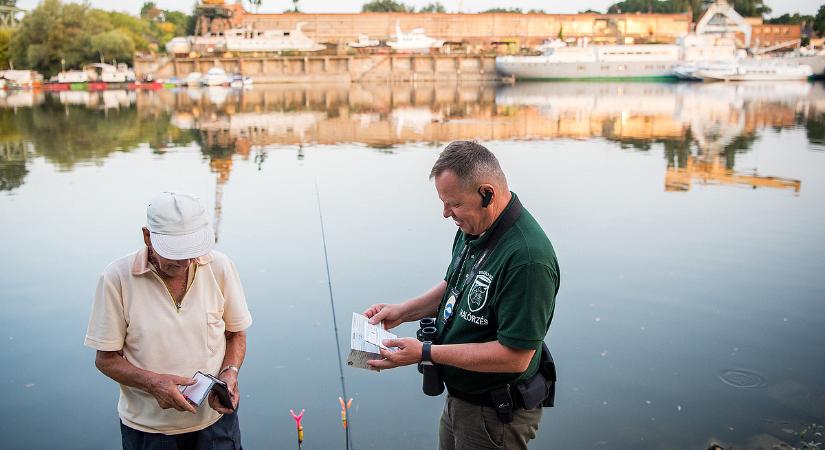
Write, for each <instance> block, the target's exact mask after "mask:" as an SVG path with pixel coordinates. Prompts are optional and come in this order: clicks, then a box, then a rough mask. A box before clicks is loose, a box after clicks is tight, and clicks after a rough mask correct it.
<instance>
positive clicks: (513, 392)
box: [447, 385, 524, 409]
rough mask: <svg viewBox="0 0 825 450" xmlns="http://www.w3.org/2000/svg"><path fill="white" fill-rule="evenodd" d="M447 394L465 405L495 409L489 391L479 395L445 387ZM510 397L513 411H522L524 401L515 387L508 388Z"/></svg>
mask: <svg viewBox="0 0 825 450" xmlns="http://www.w3.org/2000/svg"><path fill="white" fill-rule="evenodd" d="M447 392H448V393H449V394H450V395H452V396H453V397H455V398H458V399H461V400H464V401H465V402H467V403H472V404H474V405H478V406H489V407H491V408H495V404H494V403H493V397H492V395H490V392H491V391H487V392H482V393H481V394H468V393H466V392H462V391H459V390H458V389H455V388H453V387H450V386H449V385H448V386H447ZM510 396H511V397H512V399H513V409H523V408H524V401H523V400H522V399H521V393H520V392H519V390H518V389H516V387H515V386H510Z"/></svg>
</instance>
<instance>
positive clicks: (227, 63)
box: [134, 53, 501, 83]
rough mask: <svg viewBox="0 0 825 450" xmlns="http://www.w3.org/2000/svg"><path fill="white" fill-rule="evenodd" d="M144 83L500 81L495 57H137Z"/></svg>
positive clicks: (430, 55)
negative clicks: (227, 77)
mask: <svg viewBox="0 0 825 450" xmlns="http://www.w3.org/2000/svg"><path fill="white" fill-rule="evenodd" d="M134 66H135V74H136V75H137V76H138V78H139V79H140V78H143V77H145V76H147V75H151V76H152V77H153V78H154V79H169V78H172V77H177V78H178V79H181V80H185V79H186V77H187V75H189V74H190V73H191V72H200V73H206V72H207V71H208V70H209V69H210V68H212V67H220V68H222V69H223V70H225V71H226V73H229V74H232V73H240V74H241V75H243V76H248V77H251V78H252V80H253V81H254V82H255V83H321V82H323V83H330V82H404V81H474V82H478V81H495V80H498V79H500V78H501V77H500V76H499V75H498V74H497V73H496V68H495V56H494V55H464V54H461V55H456V54H452V55H450V54H409V53H395V54H364V55H298V56H261V57H254V56H227V57H222V56H213V57H199V58H168V57H136V58H135V65H134Z"/></svg>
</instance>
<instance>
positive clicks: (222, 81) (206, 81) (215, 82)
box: [201, 67, 230, 86]
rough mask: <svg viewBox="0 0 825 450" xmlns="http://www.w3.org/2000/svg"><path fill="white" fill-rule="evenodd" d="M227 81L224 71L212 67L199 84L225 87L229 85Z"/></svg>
mask: <svg viewBox="0 0 825 450" xmlns="http://www.w3.org/2000/svg"><path fill="white" fill-rule="evenodd" d="M229 81H230V80H229V77H228V76H227V75H226V71H224V70H223V69H221V68H220V67H213V68H211V69H209V70H208V71H207V72H206V75H204V76H203V78H202V79H201V84H203V85H205V86H226V85H229Z"/></svg>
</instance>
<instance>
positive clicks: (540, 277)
mask: <svg viewBox="0 0 825 450" xmlns="http://www.w3.org/2000/svg"><path fill="white" fill-rule="evenodd" d="M430 178H431V179H435V188H436V190H437V191H438V197H439V198H440V199H441V202H442V203H443V205H444V207H443V215H444V217H445V218H450V219H452V220H453V221H454V222H455V224H456V226H458V228H459V230H457V232H456V236H455V241H454V243H453V250H452V263H451V264H450V266H449V268H448V270H447V273H446V276H445V277H444V280H443V281H441V282H439V283H438V284H436V285H435V286H434V287H433V288H432V289H430V290H429V291H427V292H426V293H424V294H422V295H420V296H418V297H415V298H412V299H409V300H407V301H405V302H402V303H399V304H378V305H373V306H371V307H370V308H369V309H368V310H367V311H365V312H364V314H365V315H366V316H367V317H370V318H371V319H370V322H372V323H378V322H379V321H384V324H385V326H386V327H387V328H393V327H395V326H397V325H399V324H401V323H404V322H410V321H416V320H419V319H422V318H424V317H429V316H436V318H437V319H436V329H437V334H436V339H435V342H432V343H431V342H424V343H423V344H422V342H419V341H418V340H416V339H413V338H400V339H393V340H388V341H386V342H385V343H384V344H385V345H387V346H390V347H397V349H398V350H397V351H386V350H382V351H381V355H382V356H383V357H384V359H381V360H374V361H370V364H371V365H372V367H373V368H375V369H379V370H380V369H389V368H394V367H398V366H403V365H408V364H415V363H419V362H420V363H424V364H434V365H435V366H436V367H438V369H439V372H440V374H441V378H442V379H443V381H444V383H445V384H446V386H447V390H448V392H449V394H448V396H447V400H446V404H445V407H444V411H443V413H442V415H441V422H440V429H439V445H438V448H439V449H441V450H453V449H467V450H469V449H501V448H507V449H526V448H527V443H528V442H529V441H530V440H531V439H533V438H534V437H535V436H536V431H537V430H538V426H539V421H540V420H541V414H542V409H541V404H542V402H544V401H545V399H546V398H547V397H548V394H549V390H548V389H549V388H548V389H545V387H546V386H549V384H548V383H545V381H544V379H543V378H539V377H540V375H537V372H538V370H539V367H540V365H542V362H543V361H544V360H543V359H542V344H543V341H544V337H545V335H546V334H547V330H548V328H549V326H550V321H551V319H552V318H553V309H554V306H555V296H556V293H557V292H558V286H559V267H558V263H557V261H556V255H555V253H554V251H553V247H552V245H551V244H550V241H549V240H548V238H547V236H546V235H545V234H544V231H542V229H541V227H540V226H539V224H538V223H537V222H536V220H535V219H534V218H533V216H532V215H530V213H528V212H527V211H526V210H524V209H523V207H522V206H521V203H520V202H519V200H518V198H517V197H516V195H515V194H513V193H512V192H510V190H509V188H508V186H507V179H506V178H505V176H504V173H503V172H502V170H501V167H500V166H499V163H498V160H497V159H496V157H495V156H494V155H493V154H492V153H491V152H490V151H489V150H487V149H486V148H484V147H483V146H481V145H479V144H477V143H474V142H467V141H457V142H453V143H451V144H449V145H448V146H447V147H446V148H445V149H444V151H443V152H442V153H441V155H440V156H439V158H438V160H437V161H436V163H435V165H434V166H433V168H432V171H431V173H430ZM534 388H535V389H534Z"/></svg>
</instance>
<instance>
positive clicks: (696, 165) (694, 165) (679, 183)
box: [665, 155, 802, 192]
mask: <svg viewBox="0 0 825 450" xmlns="http://www.w3.org/2000/svg"><path fill="white" fill-rule="evenodd" d="M694 181H696V182H698V183H700V184H720V185H723V184H724V185H740V186H751V187H753V188H754V189H756V188H758V187H769V188H777V189H793V190H794V192H799V189H800V187H801V185H802V183H801V182H800V181H799V180H790V179H786V178H777V177H766V176H759V175H757V174H755V173H754V174H750V175H747V174H741V173H736V172H734V171H733V170H731V169H728V168H727V167H725V164H723V162H722V159H721V158H720V156H719V155H713V156H712V157H710V158H700V157H696V156H693V155H691V156H690V157H689V159H688V161H687V164H686V165H685V167H668V168H667V173H666V174H665V190H666V191H688V190H690V186H691V183H692V182H694Z"/></svg>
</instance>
